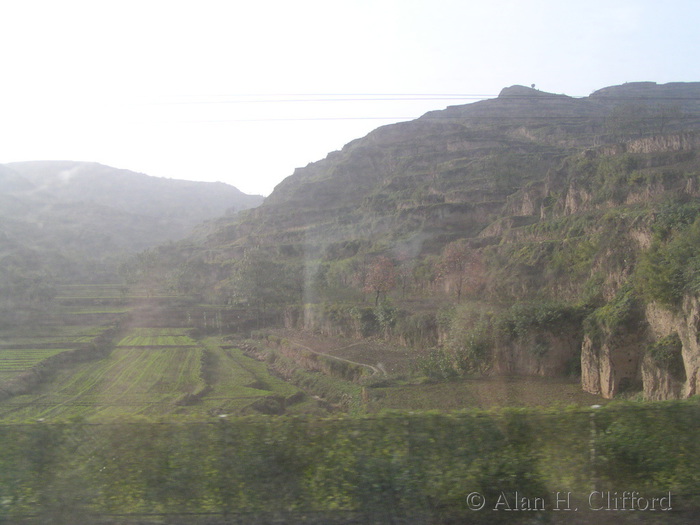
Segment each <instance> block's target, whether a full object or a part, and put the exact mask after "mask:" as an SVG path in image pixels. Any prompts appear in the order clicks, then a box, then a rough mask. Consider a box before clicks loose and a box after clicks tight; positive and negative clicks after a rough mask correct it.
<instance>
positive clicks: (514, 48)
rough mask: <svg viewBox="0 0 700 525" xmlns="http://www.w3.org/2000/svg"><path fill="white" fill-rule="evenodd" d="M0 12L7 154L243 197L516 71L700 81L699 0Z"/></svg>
mask: <svg viewBox="0 0 700 525" xmlns="http://www.w3.org/2000/svg"><path fill="white" fill-rule="evenodd" d="M0 24H1V27H0V163H4V162H12V161H21V160H84V161H96V162H100V163H103V164H108V165H111V166H115V167H119V168H126V169H130V170H134V171H139V172H143V173H147V174H149V175H155V176H159V177H171V178H179V179H191V180H208V181H216V180H220V181H223V182H227V183H230V184H233V185H234V186H236V187H238V188H239V189H241V190H243V191H245V192H246V193H260V194H269V193H270V192H271V191H272V188H273V187H274V186H275V185H276V184H277V183H279V182H280V181H281V180H282V179H283V178H285V177H286V176H288V175H290V174H291V173H292V172H293V171H294V168H296V167H300V166H305V165H306V164H308V163H309V162H313V161H316V160H319V159H321V158H323V157H325V156H326V154H327V153H328V152H330V151H333V150H337V149H340V148H341V147H342V146H343V145H344V144H346V143H347V142H349V141H351V140H353V139H355V138H359V137H361V136H364V135H366V134H367V133H368V132H369V131H371V130H372V129H374V128H376V127H379V126H381V125H384V124H389V123H392V122H396V121H398V120H405V119H410V118H416V117H418V116H420V115H422V114H423V113H425V112H427V111H429V110H433V109H443V108H445V107H446V106H448V105H454V104H462V103H469V102H473V101H474V100H477V99H478V98H484V97H487V98H490V97H495V96H496V95H498V93H499V91H500V90H501V89H502V88H503V87H506V86H510V85H513V84H523V85H528V86H529V85H530V84H533V83H534V84H536V85H537V87H538V89H541V90H543V91H549V92H554V93H565V94H567V95H572V96H586V95H589V94H590V93H591V92H593V91H595V90H597V89H600V88H603V87H606V86H609V85H615V84H622V83H624V82H632V81H642V80H650V81H655V82H658V83H665V82H674V81H700V56H699V55H700V31H698V27H700V3H698V2H697V0H687V1H685V0H667V1H665V2H659V1H658V0H656V1H646V0H600V1H599V0H586V1H579V0H576V1H571V0H553V1H550V0H519V1H516V0H511V1H506V0H484V1H481V0H478V1H477V0H425V1H423V0H342V1H335V0H319V1H316V0H313V1H310V0H295V1H293V2H292V1H289V0H283V1H277V0H270V1H266V0H251V1H239V0H228V1H223V0H222V1H215V0H211V1H209V0H196V1H195V0H192V1H178V0H169V1H160V0H152V1H150V0H137V1H131V0H118V1H117V0H111V1H101V0H88V1H77V0H61V1H57V0H44V1H34V0H1V2H0Z"/></svg>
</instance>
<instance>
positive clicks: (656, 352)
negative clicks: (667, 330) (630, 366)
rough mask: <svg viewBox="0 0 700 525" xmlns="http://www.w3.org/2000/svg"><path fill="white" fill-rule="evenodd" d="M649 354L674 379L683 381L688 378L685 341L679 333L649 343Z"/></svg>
mask: <svg viewBox="0 0 700 525" xmlns="http://www.w3.org/2000/svg"><path fill="white" fill-rule="evenodd" d="M647 354H648V355H649V357H651V359H652V361H654V363H655V364H656V365H657V366H658V367H659V368H662V369H663V370H666V371H667V372H668V373H669V374H671V376H672V377H673V378H674V379H677V380H678V381H681V382H682V381H685V380H686V375H685V365H684V364H683V343H681V339H680V337H679V336H678V334H677V333H673V334H671V335H668V336H666V337H662V338H661V339H659V340H658V341H656V342H655V343H652V344H651V345H649V346H648V347H647Z"/></svg>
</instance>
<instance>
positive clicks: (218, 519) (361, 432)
mask: <svg viewBox="0 0 700 525" xmlns="http://www.w3.org/2000/svg"><path fill="white" fill-rule="evenodd" d="M698 432H700V405H699V403H698V400H697V399H694V400H691V401H685V402H672V403H669V402H666V403H619V402H618V403H611V404H610V405H608V406H606V407H602V408H598V409H586V410H582V409H569V410H557V411H553V410H544V409H533V408H529V409H499V410H489V411H469V412H461V413H453V414H444V413H437V412H423V413H405V412H404V413H389V414H384V415H381V416H372V417H361V418H348V417H342V418H306V417H305V418H301V417H282V418H279V417H274V418H271V417H263V416H256V417H246V418H217V420H216V421H211V422H209V423H172V422H171V423H164V422H162V421H160V422H148V421H140V420H130V421H121V422H120V421H115V422H112V423H109V424H101V425H94V424H91V425H84V424H82V423H79V422H73V423H70V424H46V423H41V424H39V423H35V424H28V425H2V426H0V467H1V468H0V493H1V494H2V495H3V499H2V502H1V503H0V519H3V520H4V521H7V522H10V523H17V522H22V523H37V524H38V523H47V522H49V520H50V522H51V523H76V522H80V523H85V522H86V520H88V521H92V522H103V520H105V519H106V520H108V522H109V523H113V522H114V521H109V520H110V519H114V518H115V517H116V516H118V520H119V521H118V522H119V523H120V524H135V523H139V522H141V523H142V522H143V516H144V514H148V515H149V516H150V517H152V518H153V519H155V520H157V522H159V523H160V522H162V523H166V522H167V523H175V522H179V520H182V519H185V517H186V520H187V522H188V523H192V524H198V523H201V524H204V523H224V522H225V523H232V522H247V523H253V522H255V523H267V522H272V521H273V520H274V521H276V522H284V523H312V524H321V523H323V524H329V523H350V522H352V523H357V522H359V523H365V522H366V523H391V522H400V523H409V524H418V523H421V524H422V523H503V522H504V521H505V522H509V523H532V520H533V519H535V520H536V521H538V522H540V521H544V522H547V521H549V520H551V519H553V518H554V515H555V511H554V510H553V509H554V508H556V507H555V504H556V502H555V501H556V500H555V499H553V498H554V497H555V496H554V495H555V494H556V493H557V492H560V493H561V492H564V493H567V494H568V493H570V494H571V499H572V502H573V503H574V504H575V506H576V507H579V510H580V513H577V516H579V517H580V518H585V519H586V520H592V519H596V520H606V519H608V516H603V517H601V514H604V513H599V512H595V511H591V510H590V509H589V506H588V497H589V495H590V494H591V492H592V491H594V490H595V491H603V492H607V491H610V492H615V491H622V490H627V489H628V488H629V490H635V491H638V492H639V494H640V495H642V496H644V497H649V498H651V497H657V498H658V497H662V496H668V494H669V493H670V494H671V502H667V503H666V508H668V507H669V506H671V507H672V508H673V511H674V512H673V513H671V512H668V513H667V512H657V513H655V514H659V515H661V517H662V518H663V520H664V522H665V523H689V522H692V519H690V518H689V516H688V515H686V514H684V511H688V510H690V511H692V509H693V508H696V506H697V503H698V501H697V498H698V496H697V487H698V484H699V483H700V442H699V441H698V440H697V435H698ZM49 444H50V446H48V445H49ZM76 444H79V446H76ZM592 450H593V451H595V453H591V451H592ZM37 451H41V453H37ZM516 492H517V493H519V494H520V495H521V496H527V497H529V498H535V497H538V498H543V501H544V502H545V503H544V504H540V505H541V507H540V509H541V510H539V511H537V512H527V513H521V512H507V511H505V510H504V509H505V507H504V506H501V507H500V510H502V511H503V512H494V509H496V510H499V508H498V507H496V505H497V502H498V501H499V498H500V497H501V495H502V494H507V495H509V497H516V495H515V494H516ZM474 493H478V494H479V495H480V496H481V497H483V498H484V499H485V502H486V505H487V506H485V507H484V509H485V510H484V511H483V512H475V511H474V510H473V508H470V506H469V503H470V500H469V499H468V497H469V495H470V494H474ZM471 502H472V504H473V503H480V501H476V502H474V501H471ZM559 508H560V510H561V507H559ZM572 510H573V509H572ZM639 514H646V513H639ZM25 519H26V520H27V521H22V520H25ZM614 519H615V520H616V521H615V522H616V523H632V522H633V523H639V521H638V520H640V519H642V520H644V519H645V518H644V516H641V518H640V516H639V515H638V513H622V512H621V513H615V517H614ZM628 519H629V520H632V521H627V520H628ZM212 520H214V521H212ZM601 523H605V521H601Z"/></svg>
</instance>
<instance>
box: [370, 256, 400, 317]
mask: <svg viewBox="0 0 700 525" xmlns="http://www.w3.org/2000/svg"><path fill="white" fill-rule="evenodd" d="M396 279H397V270H396V265H395V264H394V261H392V260H391V259H390V258H389V257H386V256H385V255H382V256H381V257H377V258H376V259H374V260H373V261H372V262H371V263H370V264H369V266H368V267H367V271H366V274H365V279H364V291H365V292H367V293H374V294H375V298H374V304H375V305H378V304H379V298H380V297H381V295H382V294H384V295H385V296H386V294H387V292H389V291H391V290H393V289H394V288H395V287H396Z"/></svg>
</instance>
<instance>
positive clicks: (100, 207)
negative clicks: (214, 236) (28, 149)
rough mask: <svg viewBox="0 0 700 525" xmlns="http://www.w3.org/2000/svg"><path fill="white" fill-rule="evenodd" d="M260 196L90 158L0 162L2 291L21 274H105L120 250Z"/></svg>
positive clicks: (135, 248)
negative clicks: (160, 175)
mask: <svg viewBox="0 0 700 525" xmlns="http://www.w3.org/2000/svg"><path fill="white" fill-rule="evenodd" d="M262 200H263V199H262V197H260V196H254V195H246V194H244V193H242V192H240V191H239V190H237V189H236V188H234V187H232V186H229V185H227V184H223V183H207V182H190V181H183V180H171V179H164V178H156V177H150V176H147V175H144V174H140V173H134V172H131V171H128V170H122V169H116V168H111V167H109V166H104V165H101V164H97V163H86V162H71V161H38V162H19V163H12V164H6V165H1V166H0V267H1V268H2V269H3V279H2V280H3V289H5V288H6V287H10V288H14V287H16V286H21V283H22V282H23V281H24V280H26V279H29V280H39V281H46V282H49V281H52V280H55V279H59V280H65V279H79V280H80V279H82V280H85V279H104V278H107V277H106V276H108V275H110V272H111V274H112V275H114V271H115V270H116V264H118V262H119V261H120V260H123V259H124V258H125V257H126V256H127V255H129V254H134V253H137V252H139V251H141V250H144V249H146V248H149V247H152V246H155V245H158V244H162V243H164V242H167V241H173V240H177V239H181V238H183V237H185V236H186V235H187V234H188V233H190V232H191V230H192V228H194V227H195V226H196V225H198V224H200V223H201V222H203V221H205V220H208V219H212V218H215V217H218V216H221V215H224V214H229V215H232V214H235V213H237V212H238V211H240V210H244V209H248V208H251V207H255V206H257V205H259V204H260V202H262ZM115 278H116V277H114V276H113V277H112V278H111V279H112V280H114V279H115Z"/></svg>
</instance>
